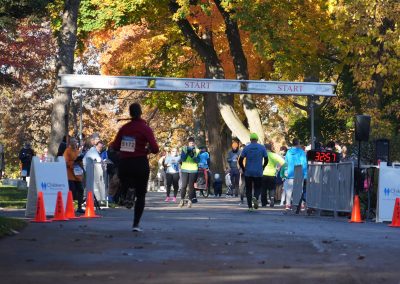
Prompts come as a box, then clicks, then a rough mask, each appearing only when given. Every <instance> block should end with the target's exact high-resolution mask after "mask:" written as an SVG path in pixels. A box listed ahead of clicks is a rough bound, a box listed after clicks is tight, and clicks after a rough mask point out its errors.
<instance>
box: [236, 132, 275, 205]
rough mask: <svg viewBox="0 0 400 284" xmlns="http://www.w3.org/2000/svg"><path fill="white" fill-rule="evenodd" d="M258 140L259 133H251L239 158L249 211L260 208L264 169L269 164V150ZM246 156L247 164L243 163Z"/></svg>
mask: <svg viewBox="0 0 400 284" xmlns="http://www.w3.org/2000/svg"><path fill="white" fill-rule="evenodd" d="M257 141H258V135H257V134H256V133H251V134H250V144H249V145H247V146H246V147H245V148H244V149H243V151H242V153H241V155H240V158H239V165H240V167H241V168H242V170H243V172H244V176H245V183H246V197H247V206H248V207H249V212H251V211H253V209H258V198H259V196H260V191H261V186H262V176H263V170H264V168H265V167H266V166H267V164H268V154H267V150H266V149H265V147H264V146H263V145H260V144H258V142H257ZM244 158H246V166H244V164H243V160H244ZM263 159H264V163H263ZM253 189H254V194H253Z"/></svg>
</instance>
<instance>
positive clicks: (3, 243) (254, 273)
mask: <svg viewBox="0 0 400 284" xmlns="http://www.w3.org/2000/svg"><path fill="white" fill-rule="evenodd" d="M163 200H164V195H163V194H161V193H153V192H151V193H149V194H148V198H147V207H146V209H145V212H144V216H143V219H142V224H141V225H142V227H143V228H144V230H145V231H144V232H142V233H134V232H132V231H131V226H132V216H133V211H132V210H127V209H124V208H119V209H105V210H101V211H100V212H98V213H100V214H101V215H102V216H103V217H102V218H99V219H90V220H75V221H67V222H53V223H48V224H33V223H32V224H29V226H28V227H27V228H26V229H24V230H23V231H22V232H20V233H19V234H17V235H15V236H12V237H6V238H3V239H0V283H4V284H8V283H19V284H21V283H24V284H28V283H35V284H38V283H40V284H50V283H51V284H54V283H57V284H59V283H85V284H87V283H207V284H209V283H267V282H270V283H271V282H272V283H400V228H390V227H388V226H387V224H376V223H363V224H349V223H348V220H347V219H346V218H337V219H334V218H333V217H316V216H305V215H294V214H284V213H283V210H282V209H278V208H274V209H270V208H267V209H264V208H262V209H259V210H258V211H257V212H253V213H250V212H247V210H246V208H245V206H239V205H238V200H236V199H225V198H220V199H215V198H209V199H207V200H206V199H202V198H200V199H199V201H200V202H199V203H197V204H194V206H193V208H190V209H189V208H182V209H180V208H177V204H172V203H168V204H167V203H165V202H164V201H163ZM0 215H2V216H17V217H18V216H21V217H22V216H23V211H4V210H3V211H0Z"/></svg>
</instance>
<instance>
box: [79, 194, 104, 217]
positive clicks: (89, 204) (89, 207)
mask: <svg viewBox="0 0 400 284" xmlns="http://www.w3.org/2000/svg"><path fill="white" fill-rule="evenodd" d="M81 217H82V218H100V217H101V216H99V215H96V211H95V210H94V202H93V192H92V191H88V193H87V196H86V209H85V215H84V216H81Z"/></svg>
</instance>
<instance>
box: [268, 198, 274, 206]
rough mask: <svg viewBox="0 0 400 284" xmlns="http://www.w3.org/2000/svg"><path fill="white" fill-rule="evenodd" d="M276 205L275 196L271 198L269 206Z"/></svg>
mask: <svg viewBox="0 0 400 284" xmlns="http://www.w3.org/2000/svg"><path fill="white" fill-rule="evenodd" d="M274 205H275V200H274V198H271V202H270V203H269V207H274Z"/></svg>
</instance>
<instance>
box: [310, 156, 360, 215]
mask: <svg viewBox="0 0 400 284" xmlns="http://www.w3.org/2000/svg"><path fill="white" fill-rule="evenodd" d="M353 194H354V166H353V163H351V162H349V163H338V164H309V165H308V177H307V206H308V207H310V208H314V209H321V210H329V211H334V212H335V213H336V212H351V209H352V207H353Z"/></svg>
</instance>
